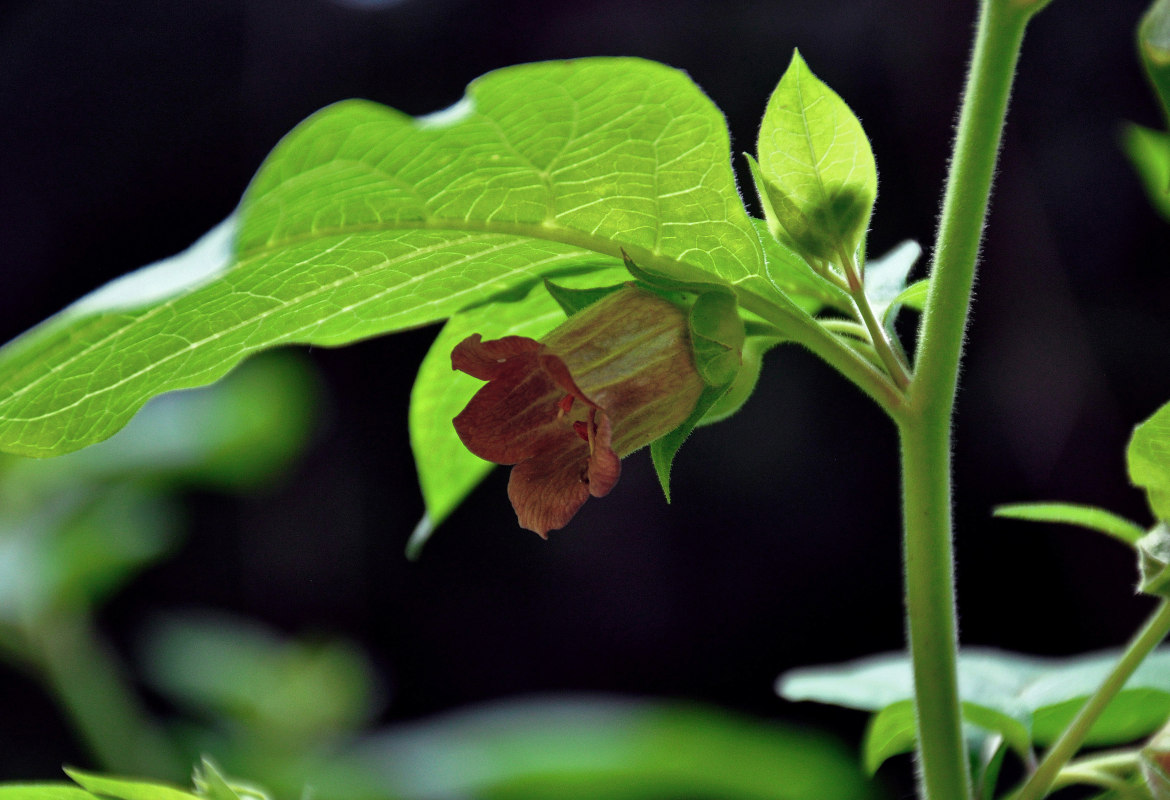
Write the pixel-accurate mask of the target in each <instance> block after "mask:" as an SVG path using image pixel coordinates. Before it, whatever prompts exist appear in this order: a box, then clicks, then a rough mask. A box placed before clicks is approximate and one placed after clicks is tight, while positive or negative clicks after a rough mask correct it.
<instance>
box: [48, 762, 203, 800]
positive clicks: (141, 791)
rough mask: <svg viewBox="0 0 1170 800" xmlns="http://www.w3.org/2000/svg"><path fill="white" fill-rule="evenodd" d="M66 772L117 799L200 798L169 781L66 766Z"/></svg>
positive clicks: (89, 786)
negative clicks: (126, 776) (98, 772)
mask: <svg viewBox="0 0 1170 800" xmlns="http://www.w3.org/2000/svg"><path fill="white" fill-rule="evenodd" d="M65 774H67V775H68V776H69V777H70V778H72V779H73V780H75V781H77V783H78V784H79V785H80V786H81V787H82V788H83V789H86V790H87V791H90V792H93V793H94V794H98V795H103V796H105V797H113V798H115V799H116V800H199V796H198V795H196V794H192V793H191V792H185V791H183V790H182V789H179V788H178V787H176V786H171V785H170V784H167V783H156V782H154V781H146V780H140V779H137V778H119V777H114V776H112V775H98V774H95V773H93V772H83V771H82V770H79V769H72V768H69V767H66V769H65Z"/></svg>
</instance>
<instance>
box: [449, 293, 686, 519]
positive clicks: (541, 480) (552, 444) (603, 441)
mask: <svg viewBox="0 0 1170 800" xmlns="http://www.w3.org/2000/svg"><path fill="white" fill-rule="evenodd" d="M451 365H452V367H453V368H454V369H457V370H461V371H463V372H466V373H467V374H468V375H471V376H473V377H476V378H479V379H480V380H485V381H487V382H488V383H487V385H486V386H484V387H483V388H482V389H480V390H479V391H478V392H477V393H476V395H475V396H474V397H473V398H472V399H471V402H470V403H468V404H467V407H466V408H465V409H463V411H462V412H461V413H460V414H459V416H457V417H455V420H454V422H455V430H456V431H457V432H458V434H459V438H460V439H462V440H463V443H464V445H466V446H467V449H468V450H470V451H471V452H473V453H475V454H476V455H477V456H479V457H480V458H483V459H486V460H488V461H494V462H496V463H497V464H515V466H514V467H513V468H512V477H511V479H510V481H509V482H508V497H509V498H510V499H511V501H512V507H513V508H515V509H516V516H517V517H518V519H519V521H520V525H521V526H523V527H525V528H528V529H529V530H532V531H535V532H536V533H538V534H540V535H541V536H542V537H546V538H547V535H548V532H549V531H550V530H556V529H558V528H563V527H564V526H565V525H567V524H568V522H569V520H571V519H572V518H573V515H574V514H576V513H577V509H579V508H580V507H581V506H582V505H583V504H584V503H585V501H586V500H587V499H588V498H589V496H590V495H592V496H593V497H604V496H605V495H606V494H608V493H609V491H610V489H612V488H613V487H614V485H615V484H616V483H617V480H618V477H619V476H620V475H621V460H620V459H621V458H623V457H625V456H627V455H629V454H630V453H632V452H634V451H635V450H637V449H639V448H641V447H644V446H646V445H647V444H649V443H650V442H652V441H654V440H655V439H658V438H659V437H661V436H663V435H665V434H667V433H669V432H670V431H672V430H674V429H675V428H677V427H678V426H679V425H681V424H682V423H683V422H684V421H685V420H686V419H687V417H689V416H690V414H691V412H692V411H694V409H695V406H696V404H697V403H698V400H699V395H700V394H701V393H702V391H703V386H704V384H703V380H702V378H701V377H700V375H699V373H698V371H697V370H696V369H695V363H694V355H693V352H692V349H691V343H690V336H689V333H688V328H687V318H686V315H685V313H684V312H683V311H682V310H681V309H679V308H678V307H677V306H675V305H674V304H673V303H670V302H668V301H666V300H664V299H662V298H661V297H659V296H657V295H655V294H653V293H651V292H648V291H645V290H643V289H638V288H635V287H633V286H627V287H624V288H622V289H620V290H618V291H616V292H614V293H613V294H610V295H608V296H607V297H605V298H604V299H602V300H599V301H598V302H596V303H594V304H593V305H591V306H589V307H588V308H586V309H584V310H582V311H579V312H578V313H576V314H574V315H573V316H571V317H570V318H569V319H568V320H567V321H565V323H564V324H562V325H561V326H560V327H558V328H557V329H556V330H554V331H552V333H550V334H549V335H548V336H546V337H544V340H543V341H542V342H538V341H536V340H534V339H529V338H527V337H524V336H505V337H504V338H502V339H495V340H492V341H486V342H485V341H483V340H482V338H481V337H480V335H479V334H473V335H472V336H469V337H468V338H467V339H464V340H463V341H462V342H460V343H459V344H458V345H457V346H456V347H455V349H454V350H453V351H452V353H451Z"/></svg>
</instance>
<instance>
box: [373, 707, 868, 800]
mask: <svg viewBox="0 0 1170 800" xmlns="http://www.w3.org/2000/svg"><path fill="white" fill-rule="evenodd" d="M357 759H358V760H357V763H361V764H365V765H366V766H367V768H368V769H370V770H372V771H373V772H374V773H375V774H376V775H377V776H379V778H380V780H381V783H382V784H383V786H384V787H385V790H386V791H387V792H388V793H390V794H392V795H394V796H400V797H407V798H432V797H491V798H493V800H545V799H546V798H550V797H555V798H558V800H599V798H605V800H619V799H620V800H641V799H643V798H644V799H645V800H651V798H663V797H686V798H694V799H695V800H699V799H700V798H711V800H754V799H758V800H798V799H803V798H808V799H809V800H813V799H814V798H815V800H836V798H840V799H841V800H862V799H863V798H867V797H873V796H875V794H876V788H875V787H873V786H871V785H870V784H868V783H867V782H866V781H865V780H864V778H863V776H862V775H861V772H860V770H859V769H858V767H857V764H856V760H855V758H854V756H853V755H852V754H851V753H849V752H848V751H847V750H846V749H845V748H843V747H842V746H840V745H839V744H837V743H836V742H833V741H831V740H828V739H826V738H825V737H823V736H820V735H818V734H815V733H813V732H810V731H807V730H800V729H797V728H793V727H788V726H782V725H777V724H772V723H764V722H760V721H757V720H752V719H748V718H745V717H742V716H738V715H734V714H731V713H729V712H724V711H718V710H715V709H709V708H702V707H696V706H689V705H676V704H666V703H650V702H633V701H623V700H616V699H611V698H598V697H589V698H545V699H533V700H526V701H518V702H517V701H513V702H508V703H501V704H498V705H495V706H489V707H485V708H480V709H475V710H471V711H464V712H459V713H456V714H451V715H447V716H444V717H439V718H436V719H432V720H429V721H426V722H422V723H415V724H412V725H406V726H401V727H398V728H395V729H393V730H391V731H389V732H387V733H385V734H381V735H379V736H377V737H375V738H373V739H371V740H370V741H369V742H368V743H366V745H365V746H364V747H362V748H361V750H360V751H359V752H358V754H357Z"/></svg>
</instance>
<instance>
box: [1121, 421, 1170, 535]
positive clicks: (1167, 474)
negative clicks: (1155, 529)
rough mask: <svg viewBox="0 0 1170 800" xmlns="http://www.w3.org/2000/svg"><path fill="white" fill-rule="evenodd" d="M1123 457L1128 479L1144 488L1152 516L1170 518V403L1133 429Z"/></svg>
mask: <svg viewBox="0 0 1170 800" xmlns="http://www.w3.org/2000/svg"><path fill="white" fill-rule="evenodd" d="M1126 461H1127V463H1128V466H1129V479H1130V481H1132V482H1133V484H1134V485H1135V486H1140V487H1141V488H1143V489H1145V490H1146V496H1147V497H1148V499H1149V502H1150V508H1151V509H1152V510H1153V512H1154V516H1155V517H1157V518H1158V519H1162V520H1170V403H1167V404H1166V405H1164V406H1162V407H1161V408H1159V409H1158V410H1157V411H1156V412H1155V413H1154V415H1153V416H1152V417H1150V418H1149V419H1147V420H1146V421H1145V422H1143V423H1142V424H1141V425H1138V426H1137V428H1135V429H1134V432H1133V436H1132V437H1131V438H1130V440H1129V448H1128V449H1127V451H1126Z"/></svg>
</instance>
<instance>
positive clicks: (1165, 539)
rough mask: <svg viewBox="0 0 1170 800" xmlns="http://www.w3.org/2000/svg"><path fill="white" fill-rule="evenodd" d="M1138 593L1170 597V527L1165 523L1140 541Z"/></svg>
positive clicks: (1159, 524) (1138, 544)
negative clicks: (1139, 581)
mask: <svg viewBox="0 0 1170 800" xmlns="http://www.w3.org/2000/svg"><path fill="white" fill-rule="evenodd" d="M1137 547H1138V569H1139V571H1140V572H1141V578H1142V579H1141V583H1140V584H1138V591H1139V592H1142V593H1143V594H1152V595H1155V596H1157V597H1170V527H1167V525H1166V523H1165V522H1161V523H1158V525H1156V526H1154V529H1153V530H1152V531H1150V532H1149V533H1147V534H1146V535H1145V536H1143V537H1142V538H1141V539H1139V540H1138V543H1137Z"/></svg>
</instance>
